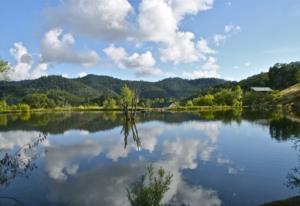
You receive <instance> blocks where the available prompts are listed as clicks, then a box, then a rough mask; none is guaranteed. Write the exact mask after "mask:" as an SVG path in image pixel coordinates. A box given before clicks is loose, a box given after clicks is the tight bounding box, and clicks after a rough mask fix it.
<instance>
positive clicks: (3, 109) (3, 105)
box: [0, 100, 7, 112]
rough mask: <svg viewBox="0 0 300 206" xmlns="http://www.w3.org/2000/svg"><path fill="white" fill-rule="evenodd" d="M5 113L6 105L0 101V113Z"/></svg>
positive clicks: (3, 101)
mask: <svg viewBox="0 0 300 206" xmlns="http://www.w3.org/2000/svg"><path fill="white" fill-rule="evenodd" d="M5 111H7V104H6V101H5V100H0V112H5Z"/></svg>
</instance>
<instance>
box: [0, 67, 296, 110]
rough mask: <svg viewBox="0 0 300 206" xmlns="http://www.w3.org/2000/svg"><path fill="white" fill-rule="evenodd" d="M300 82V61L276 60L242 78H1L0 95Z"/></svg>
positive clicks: (181, 93)
mask: <svg viewBox="0 0 300 206" xmlns="http://www.w3.org/2000/svg"><path fill="white" fill-rule="evenodd" d="M299 82H300V62H292V63H289V64H275V65H274V66H272V67H270V70H269V71H268V72H263V73H260V74H257V75H253V76H251V77H248V78H246V79H244V80H241V81H239V82H234V81H227V80H224V79H218V78H200V79H194V80H188V79H182V78H178V77H176V78H166V79H163V80H160V81H156V82H148V81H129V80H121V79H118V78H114V77H110V76H101V75H92V74H90V75H87V76H85V77H82V78H74V79H68V78H64V77H62V76H55V75H53V76H48V77H41V78H39V79H35V80H23V81H11V82H5V81H1V82H0V99H6V100H7V102H8V103H10V104H14V103H18V102H21V101H22V99H23V98H24V97H25V96H26V95H28V94H32V93H40V94H46V95H47V96H48V98H50V99H53V100H54V101H55V102H56V103H57V102H68V103H70V104H80V103H83V102H99V101H100V102H101V101H103V100H104V99H106V98H107V97H118V96H119V95H120V90H121V88H122V86H123V85H125V84H127V85H128V86H129V87H130V88H132V89H135V90H136V91H137V92H138V93H139V96H140V97H141V98H188V97H191V96H197V95H199V94H200V93H201V92H202V91H205V90H207V89H210V88H219V89H220V88H231V87H233V86H235V85H237V84H239V85H241V87H242V88H243V89H247V88H249V87H252V86H268V87H271V88H272V89H279V90H282V89H286V88H288V87H290V86H292V85H295V84H297V83H299Z"/></svg>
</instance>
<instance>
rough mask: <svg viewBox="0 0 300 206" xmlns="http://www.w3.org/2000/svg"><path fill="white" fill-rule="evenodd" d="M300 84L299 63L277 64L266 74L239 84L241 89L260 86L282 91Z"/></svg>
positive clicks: (255, 76) (249, 78)
mask: <svg viewBox="0 0 300 206" xmlns="http://www.w3.org/2000/svg"><path fill="white" fill-rule="evenodd" d="M297 83H300V62H291V63H289V64H280V63H277V64H275V65H274V66H272V67H270V69H269V71H268V72H263V73H260V74H257V75H254V76H251V77H248V78H247V79H245V80H242V81H240V82H239V84H240V85H241V86H242V87H243V88H247V87H252V86H260V87H271V88H272V89H276V90H282V89H286V88H288V87H290V86H293V85H295V84H297Z"/></svg>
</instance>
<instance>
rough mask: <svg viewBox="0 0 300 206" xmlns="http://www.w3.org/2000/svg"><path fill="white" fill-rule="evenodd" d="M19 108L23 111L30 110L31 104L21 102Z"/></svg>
mask: <svg viewBox="0 0 300 206" xmlns="http://www.w3.org/2000/svg"><path fill="white" fill-rule="evenodd" d="M19 109H20V110H21V112H29V111H30V106H29V105H28V104H19Z"/></svg>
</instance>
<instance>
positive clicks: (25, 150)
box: [0, 134, 47, 186]
mask: <svg viewBox="0 0 300 206" xmlns="http://www.w3.org/2000/svg"><path fill="white" fill-rule="evenodd" d="M46 138H47V135H46V134H39V135H38V137H37V138H35V139H34V141H32V142H30V143H27V144H25V145H22V146H21V147H20V148H18V149H17V150H16V151H15V152H4V151H1V150H0V157H1V159H0V186H3V185H5V186H7V185H8V184H10V182H11V181H13V180H14V179H15V178H16V177H18V176H21V175H24V176H26V177H28V176H29V172H30V171H32V170H34V169H35V168H36V164H35V162H34V161H35V160H36V159H37V158H38V156H39V153H38V152H37V151H36V148H37V147H38V146H39V144H41V143H42V142H44V141H45V140H46Z"/></svg>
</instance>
